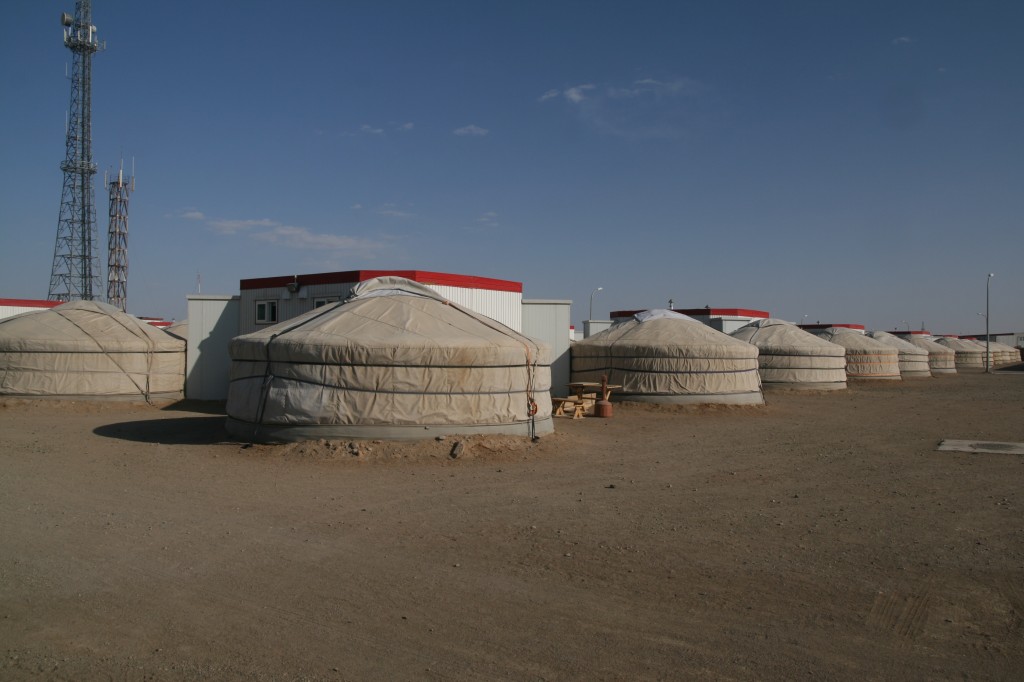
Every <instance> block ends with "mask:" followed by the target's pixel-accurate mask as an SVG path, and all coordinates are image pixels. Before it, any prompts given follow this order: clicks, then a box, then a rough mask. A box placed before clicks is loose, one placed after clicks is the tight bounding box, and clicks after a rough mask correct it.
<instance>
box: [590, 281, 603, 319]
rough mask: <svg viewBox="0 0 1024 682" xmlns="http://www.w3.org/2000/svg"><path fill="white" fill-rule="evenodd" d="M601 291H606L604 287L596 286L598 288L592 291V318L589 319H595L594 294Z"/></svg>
mask: <svg viewBox="0 0 1024 682" xmlns="http://www.w3.org/2000/svg"><path fill="white" fill-rule="evenodd" d="M599 291H604V287H598V288H596V289H594V290H593V291H591V292H590V318H589V319H591V320H592V319H594V294H596V293H597V292H599Z"/></svg>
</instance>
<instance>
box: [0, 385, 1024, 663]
mask: <svg viewBox="0 0 1024 682" xmlns="http://www.w3.org/2000/svg"><path fill="white" fill-rule="evenodd" d="M767 399H768V404H767V406H765V407H762V408H752V407H746V408H717V409H714V408H679V407H675V408H668V407H656V406H644V405H638V404H632V405H630V404H623V405H616V406H615V414H614V417H613V418H612V419H596V418H588V419H583V420H576V421H574V420H571V419H558V420H557V421H556V425H555V426H556V429H557V432H556V433H555V434H554V435H553V436H550V437H547V438H544V439H542V440H541V441H539V442H538V443H536V444H533V443H530V442H529V441H525V440H520V439H515V438H483V439H479V438H478V439H469V440H466V441H465V442H464V443H463V445H462V451H461V453H460V454H459V456H458V457H457V458H452V457H451V456H450V454H451V452H452V450H453V448H454V447H455V445H456V440H457V439H453V438H449V439H447V440H445V441H427V442H424V443H417V444H410V445H393V444H386V443H379V442H369V443H367V442H360V443H354V444H349V443H346V442H340V443H327V442H311V443H303V444H295V445H287V446H263V445H253V446H246V445H243V444H240V443H236V442H230V441H229V440H228V439H227V436H226V435H225V433H224V430H223V417H222V416H221V415H220V414H219V413H218V412H217V408H218V407H219V406H214V407H210V406H209V405H204V404H202V403H188V402H184V403H179V404H175V405H172V406H169V407H166V408H164V409H157V408H155V407H151V406H148V405H129V404H99V403H68V402H52V401H19V400H7V401H3V402H0V679H4V680H19V679H57V680H61V679H66V680H92V679H111V680H115V679H116V680H122V679H123V680H199V679H203V680H214V679H218V680H301V679H314V680H320V679H325V680H370V679H386V680H413V679H416V680H430V679H439V680H484V679H509V680H569V679H571V680H583V679H585V680H598V679H601V680H636V679H652V680H654V679H694V678H707V679H716V680H717V679H742V680H747V679H776V680H782V679H785V680H791V679H801V678H804V679H846V680H866V679H868V680H869V679H885V680H895V679H899V680H935V679H954V678H956V679H972V680H1009V679H1021V676H1022V674H1024V673H1022V671H1024V523H1022V521H1024V518H1022V513H1021V512H1022V506H1024V494H1022V489H1024V457H1021V456H1018V455H1009V454H967V453H956V452H936V450H935V448H936V446H937V445H938V443H939V441H940V440H942V439H943V438H956V439H981V440H993V441H1014V442H1021V441H1024V373H1019V372H1018V373H1012V374H995V375H984V374H981V373H973V374H960V375H957V376H952V377H940V378H935V379H924V380H913V381H903V382H879V383H874V384H864V383H860V384H854V385H852V386H851V388H850V390H848V391H845V392H836V393H810V394H808V393H797V392H775V393H769V394H768V396H767Z"/></svg>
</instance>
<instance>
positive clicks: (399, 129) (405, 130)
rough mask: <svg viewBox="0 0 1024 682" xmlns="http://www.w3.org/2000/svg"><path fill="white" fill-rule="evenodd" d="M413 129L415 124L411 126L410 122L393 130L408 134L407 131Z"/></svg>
mask: <svg viewBox="0 0 1024 682" xmlns="http://www.w3.org/2000/svg"><path fill="white" fill-rule="evenodd" d="M414 127H415V124H413V123H412V122H410V123H403V124H402V125H400V126H398V127H397V128H395V130H398V131H401V132H403V133H404V132H408V131H410V130H412V129H413V128H414Z"/></svg>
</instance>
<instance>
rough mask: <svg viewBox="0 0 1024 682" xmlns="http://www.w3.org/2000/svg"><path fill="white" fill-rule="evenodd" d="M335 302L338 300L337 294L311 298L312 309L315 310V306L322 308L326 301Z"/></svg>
mask: <svg viewBox="0 0 1024 682" xmlns="http://www.w3.org/2000/svg"><path fill="white" fill-rule="evenodd" d="M337 302H338V297H337V296H327V297H326V298H314V299H313V309H314V310H315V309H317V308H322V307H323V306H325V305H327V304H328V303H337Z"/></svg>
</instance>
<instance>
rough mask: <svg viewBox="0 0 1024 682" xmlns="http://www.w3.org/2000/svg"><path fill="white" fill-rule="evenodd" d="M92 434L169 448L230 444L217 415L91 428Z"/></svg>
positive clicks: (133, 422) (122, 423)
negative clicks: (172, 446) (156, 444)
mask: <svg viewBox="0 0 1024 682" xmlns="http://www.w3.org/2000/svg"><path fill="white" fill-rule="evenodd" d="M93 433H95V434H96V435H97V436H103V437H104V438H117V439H119V440H130V441H136V442H140V443H167V444H168V445H213V444H215V443H223V442H225V441H230V438H229V436H228V434H227V432H226V431H225V430H224V417H218V416H212V417H182V418H181V419H147V420H143V421H132V422H121V423H119V424H106V425H104V426H100V427H98V428H96V429H94V430H93ZM231 442H234V441H231Z"/></svg>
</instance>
